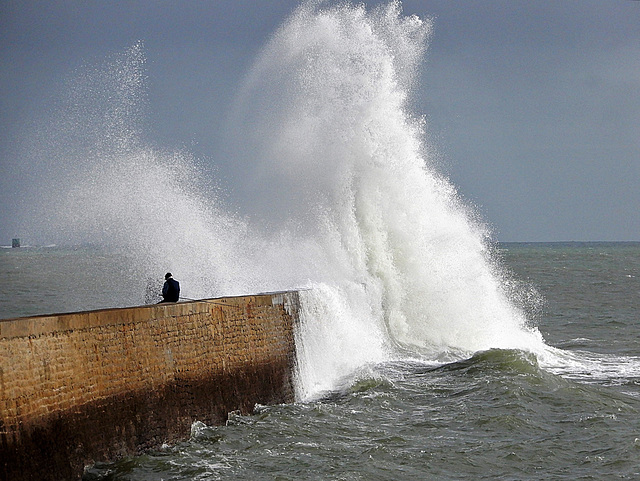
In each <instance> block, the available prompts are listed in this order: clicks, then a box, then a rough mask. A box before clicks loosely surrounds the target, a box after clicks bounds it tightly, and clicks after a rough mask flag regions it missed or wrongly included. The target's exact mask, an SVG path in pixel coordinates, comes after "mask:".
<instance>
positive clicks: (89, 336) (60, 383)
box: [0, 291, 299, 481]
mask: <svg viewBox="0 0 640 481" xmlns="http://www.w3.org/2000/svg"><path fill="white" fill-rule="evenodd" d="M298 302H299V299H298V293H297V292H295V291H291V292H282V293H274V294H260V295H253V296H243V297H227V298H219V299H206V300H201V301H193V302H185V303H178V304H158V305H153V306H142V307H132V308H123V309H106V310H98V311H89V312H78V313H70V314H59V315H51V316H39V317H29V318H20V319H7V320H2V321H0V479H2V480H7V481H8V480H11V481H20V480H65V479H80V478H81V476H82V473H83V470H84V467H85V466H87V465H91V464H93V463H94V462H98V461H109V460H115V459H117V458H119V457H122V456H127V455H134V454H139V453H142V452H143V451H145V450H146V449H150V448H154V447H158V446H161V445H162V444H164V443H174V442H176V441H179V440H183V439H185V438H188V436H189V434H190V431H191V425H192V424H193V423H194V422H195V421H202V422H204V423H206V424H209V425H213V424H220V423H224V422H225V420H226V419H227V416H228V413H229V412H232V411H240V412H242V413H245V414H247V413H251V412H252V410H253V408H254V406H255V405H256V404H257V403H259V404H274V403H284V402H291V401H293V398H294V390H293V370H294V366H295V343H294V328H295V324H296V322H297V321H298V306H299V304H298Z"/></svg>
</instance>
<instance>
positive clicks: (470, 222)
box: [25, 3, 542, 399]
mask: <svg viewBox="0 0 640 481" xmlns="http://www.w3.org/2000/svg"><path fill="white" fill-rule="evenodd" d="M431 32H432V24H431V21H429V20H425V19H420V18H417V17H414V16H405V15H403V13H402V11H401V6H400V4H399V3H390V4H389V5H386V6H382V7H379V8H377V9H373V10H367V9H366V8H365V7H364V6H361V5H360V6H353V5H339V6H325V5H324V4H320V5H318V4H316V3H308V4H304V5H302V6H301V7H300V8H299V9H298V10H297V11H296V12H294V14H293V15H292V16H291V17H290V18H289V19H288V20H287V21H286V22H285V23H284V24H283V26H282V27H281V28H280V29H279V30H278V31H277V32H276V33H275V34H274V35H273V36H272V38H271V40H270V41H269V43H268V44H267V45H266V46H265V47H264V49H263V50H262V52H261V53H260V55H259V57H258V58H257V60H256V62H255V64H254V65H253V68H252V69H251V70H250V71H249V72H248V74H247V77H246V80H245V82H244V84H243V85H242V86H241V88H240V89H239V92H238V98H237V102H236V105H235V109H234V111H233V113H232V115H231V118H230V121H229V135H228V136H227V137H228V138H229V139H233V140H232V141H230V144H229V145H228V146H227V148H226V151H228V152H231V153H233V155H234V161H235V162H236V166H238V168H237V171H239V172H240V171H241V172H243V178H242V179H235V181H234V182H231V184H232V185H234V189H237V191H238V194H239V196H240V197H242V198H243V199H244V200H245V202H244V204H243V206H244V207H243V211H242V212H241V214H238V213H236V210H237V209H232V208H229V207H228V206H226V205H225V204H224V203H223V202H221V200H220V195H219V192H220V191H219V187H217V186H216V185H213V184H212V183H211V182H207V181H206V180H205V178H204V177H205V176H204V175H203V174H202V172H201V169H199V167H198V163H199V161H198V160H197V159H194V158H193V157H192V156H190V155H189V154H188V153H186V152H182V151H177V152H167V151H162V150H159V149H157V148H153V147H150V146H149V145H147V143H145V141H144V131H143V128H142V123H143V122H142V119H143V118H144V112H143V110H144V109H143V106H144V98H145V87H144V84H145V79H144V49H143V47H142V45H135V46H134V47H132V48H131V49H130V50H129V51H127V52H125V53H124V54H122V55H119V56H116V57H114V58H112V59H110V60H109V61H108V62H107V65H105V66H104V68H100V69H95V70H88V71H87V72H85V73H84V74H83V75H81V76H79V78H77V79H75V80H74V84H73V85H74V86H73V88H71V89H70V93H69V98H68V99H67V100H66V103H65V106H64V109H63V110H62V111H63V112H64V114H63V115H62V116H61V117H58V118H56V119H55V121H54V122H51V126H52V127H51V129H50V131H47V132H44V133H43V135H42V136H41V137H40V138H39V141H38V149H36V150H37V151H38V154H34V155H33V159H34V161H36V162H41V163H43V164H45V165H46V166H47V174H46V175H45V176H44V177H43V178H41V179H39V182H38V186H39V195H38V196H37V197H38V199H39V202H37V203H34V204H33V206H32V209H31V211H30V212H29V215H27V216H26V217H25V218H26V219H27V220H28V223H27V227H28V228H30V229H32V231H37V232H40V233H45V234H47V235H48V236H49V237H50V238H51V239H52V240H53V241H54V242H58V243H71V244H74V243H81V242H92V243H98V244H111V245H116V246H119V248H122V251H123V254H124V255H126V256H128V257H129V258H130V262H131V266H132V267H131V270H132V272H134V273H135V276H137V277H138V278H147V277H157V276H158V275H159V274H158V273H162V272H164V271H165V270H171V271H172V272H174V273H176V274H177V277H179V278H180V280H181V282H182V284H183V286H184V288H183V289H184V291H183V292H184V293H185V295H188V296H189V297H193V298H196V297H212V296H218V295H232V294H244V293H250V292H260V291H274V290H284V289H293V288H309V289H307V290H304V291H303V292H302V315H303V322H302V325H301V326H300V329H299V332H298V348H299V375H298V395H299V397H300V398H302V399H305V398H310V397H313V396H315V395H317V394H318V393H319V392H322V391H324V390H330V389H333V388H335V387H336V386H337V385H338V383H340V380H341V379H342V378H343V377H344V376H348V375H350V374H352V373H353V372H355V371H356V370H357V369H359V368H361V367H363V366H366V365H367V364H370V363H379V362H384V361H387V360H391V359H397V358H401V357H403V356H411V357H419V358H422V359H425V360H432V361H438V360H440V361H442V360H449V359H455V358H459V357H462V356H467V355H469V353H473V352H476V351H479V350H484V349H489V348H496V347H498V348H521V349H539V348H540V346H541V345H542V340H541V337H540V335H539V333H538V332H537V331H536V330H535V329H532V328H530V327H529V326H528V321H527V318H526V315H525V313H524V310H523V308H522V307H521V306H520V305H519V303H518V302H514V300H513V299H514V293H513V292H512V283H511V282H510V281H508V280H507V278H506V277H505V276H504V275H503V274H502V273H501V271H500V269H499V267H497V266H496V263H495V262H493V261H492V259H491V253H490V250H491V249H490V242H489V237H488V232H487V230H486V229H485V227H484V226H483V224H482V223H481V222H479V221H478V220H477V219H476V218H475V217H474V214H473V212H472V211H471V210H470V209H469V208H468V207H467V206H465V205H464V203H462V202H461V201H460V199H459V197H458V195H457V193H456V191H455V188H454V187H453V186H452V185H451V184H450V182H449V181H448V180H447V179H445V178H444V177H443V176H442V175H440V174H439V173H438V172H437V171H436V169H435V166H434V165H433V154H432V147H431V146H430V145H428V144H427V143H426V142H425V140H424V139H425V137H426V135H425V122H424V121H423V119H422V118H421V117H419V116H416V115H414V114H413V113H412V112H411V108H410V100H411V95H412V92H413V89H414V88H415V87H416V79H417V70H418V68H419V66H420V64H421V62H422V61H423V57H424V53H425V50H426V48H427V44H428V40H429V38H430V35H431ZM43 146H44V148H43ZM34 152H35V151H34ZM27 227H25V230H26V229H27Z"/></svg>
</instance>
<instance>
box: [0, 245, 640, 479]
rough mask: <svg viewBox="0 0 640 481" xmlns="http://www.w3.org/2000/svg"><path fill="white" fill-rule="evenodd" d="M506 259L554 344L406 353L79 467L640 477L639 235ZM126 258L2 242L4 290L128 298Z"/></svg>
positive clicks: (7, 311) (18, 298)
mask: <svg viewBox="0 0 640 481" xmlns="http://www.w3.org/2000/svg"><path fill="white" fill-rule="evenodd" d="M496 255H497V256H499V257H500V258H501V262H502V263H503V264H504V266H505V267H506V268H507V269H508V270H509V271H511V272H512V273H513V275H514V276H517V278H518V279H520V280H521V282H522V283H524V284H526V289H527V290H528V292H532V291H533V290H535V291H536V292H537V294H538V296H539V298H538V301H537V304H536V307H535V309H534V312H531V313H530V314H529V315H530V316H531V317H532V323H534V324H535V326H536V327H537V329H538V330H539V332H540V333H541V335H542V337H543V338H544V343H545V344H546V345H547V346H548V352H546V353H545V352H543V353H540V352H538V353H536V352H533V351H531V350H521V349H489V350H484V351H479V352H475V353H471V354H470V355H468V356H461V357H460V358H459V359H456V360H450V361H438V360H434V359H433V358H431V357H420V356H419V355H417V354H415V353H411V354H408V353H406V352H402V353H400V352H398V353H397V355H396V356H395V359H391V358H390V359H388V360H386V361H383V362H379V363H366V364H363V365H362V366H360V367H359V368H357V369H356V370H354V371H353V372H349V373H345V375H344V376H343V377H342V378H341V379H339V382H338V383H337V384H336V387H335V388H334V389H331V390H328V391H323V392H321V393H317V394H316V395H315V396H314V397H312V398H309V399H305V400H299V401H298V402H296V403H294V404H290V405H278V406H256V410H255V413H254V414H253V415H251V416H238V415H234V414H232V415H231V417H230V419H229V421H228V423H227V424H226V425H225V426H205V425H202V424H200V423H196V424H194V426H193V428H192V435H191V439H190V440H188V441H185V442H183V443H180V444H178V445H175V446H165V447H163V448H162V449H159V450H156V451H154V452H151V453H148V454H146V455H144V456H138V457H132V458H126V459H123V460H120V461H118V462H115V463H109V464H99V465H96V466H93V467H91V468H90V469H88V470H87V472H86V474H85V477H84V479H85V480H105V481H106V480H113V481H115V480H120V481H124V480H127V481H143V480H144V481H150V480H157V481H159V480H164V481H169V480H171V481H178V480H181V481H187V480H236V479H264V480H273V479H281V480H294V479H317V480H376V479H379V480H388V479H402V480H404V479H407V480H410V479H411V480H414V479H434V480H452V479H456V480H463V479H468V480H478V479H492V480H513V479H522V480H525V479H526V480H529V479H531V480H533V479H535V480H560V479H567V480H582V479H584V480H603V481H604V480H612V479H639V477H640V420H639V415H640V355H639V354H640V243H539V244H537V243H509V244H499V245H498V246H497V249H496ZM118 259H120V261H119V262H118ZM124 264H125V263H124V262H123V257H122V256H121V254H118V253H114V252H109V253H106V252H104V251H103V250H102V249H98V248H95V247H90V248H82V249H68V248H25V249H2V250H0V270H1V271H2V273H3V275H4V277H5V278H7V277H10V278H11V279H12V280H13V282H11V283H8V284H7V285H6V287H5V293H6V294H8V295H7V296H6V298H10V299H13V307H11V306H8V305H7V302H6V300H5V297H3V301H2V302H3V303H2V310H1V311H0V313H1V317H7V316H10V315H17V314H21V313H45V312H51V311H52V310H58V309H59V310H67V308H71V307H74V308H75V307H78V308H79V307H82V308H94V307H106V306H109V305H110V299H112V298H113V297H114V296H112V295H105V293H108V292H111V293H114V294H115V297H117V298H119V299H121V301H122V300H124V299H125V298H124V296H125V294H126V293H125V292H124V291H118V290H117V289H116V290H109V289H108V288H105V285H106V284H108V282H105V279H107V280H108V279H110V278H112V275H111V274H113V273H114V272H112V273H110V272H109V271H108V269H109V268H111V269H112V270H114V271H115V270H117V268H118V266H119V268H122V267H123V266H124ZM61 272H63V273H66V275H60V273H61ZM7 273H8V274H9V276H7ZM59 277H62V279H63V281H61V282H56V279H57V278H59ZM79 283H84V284H85V285H84V288H83V289H82V290H77V289H74V288H73V287H72V286H73V285H79ZM137 295H138V297H139V298H141V296H143V295H144V292H143V289H142V286H141V291H140V292H139V293H138V294H137ZM61 300H63V301H61ZM138 303H139V302H138ZM20 304H22V307H17V306H18V305H20ZM47 306H50V307H53V306H55V309H48V308H47ZM21 309H22V311H21ZM308 321H309V320H308ZM550 357H552V358H553V359H552V360H550V359H549V358H550Z"/></svg>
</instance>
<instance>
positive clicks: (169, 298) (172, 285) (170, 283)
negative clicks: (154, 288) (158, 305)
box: [162, 277, 180, 302]
mask: <svg viewBox="0 0 640 481" xmlns="http://www.w3.org/2000/svg"><path fill="white" fill-rule="evenodd" d="M179 298H180V283H179V282H178V281H176V280H175V279H174V278H173V277H170V278H169V279H167V280H166V281H164V286H162V300H163V302H178V299H179Z"/></svg>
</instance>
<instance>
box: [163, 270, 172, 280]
mask: <svg viewBox="0 0 640 481" xmlns="http://www.w3.org/2000/svg"><path fill="white" fill-rule="evenodd" d="M169 277H171V272H167V273H166V274H165V275H164V280H165V281H166V280H167V279H169Z"/></svg>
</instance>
